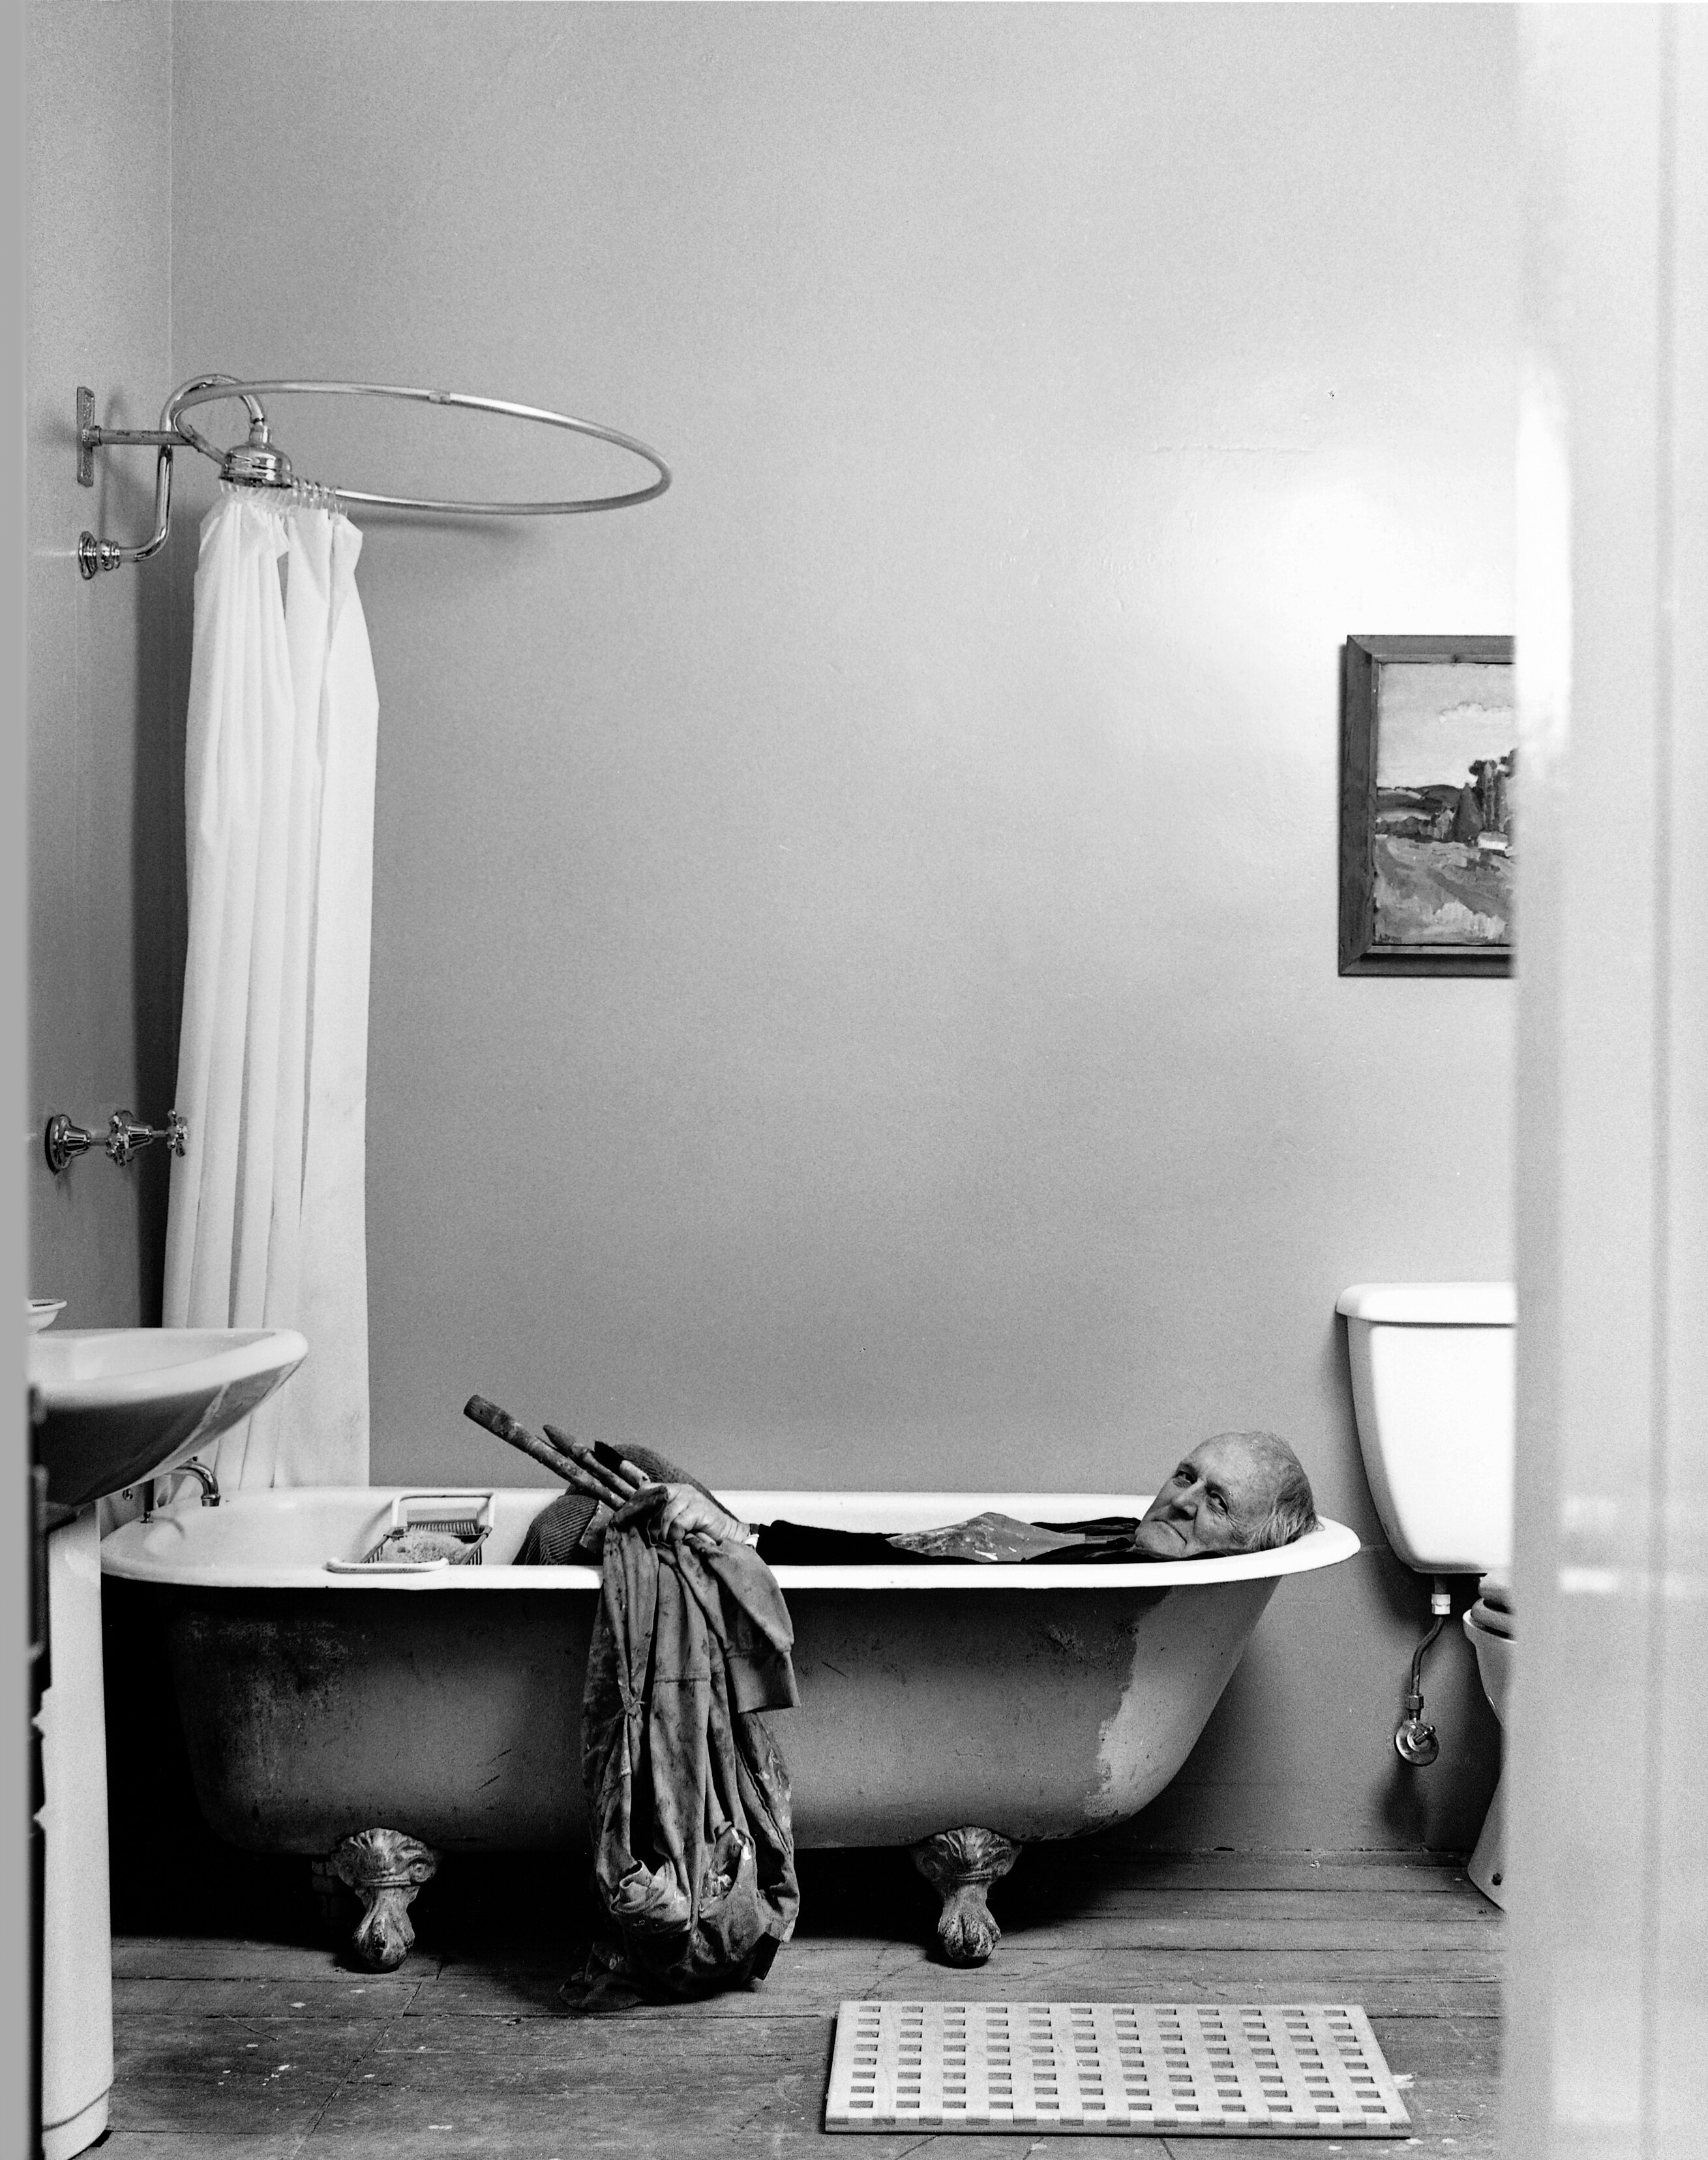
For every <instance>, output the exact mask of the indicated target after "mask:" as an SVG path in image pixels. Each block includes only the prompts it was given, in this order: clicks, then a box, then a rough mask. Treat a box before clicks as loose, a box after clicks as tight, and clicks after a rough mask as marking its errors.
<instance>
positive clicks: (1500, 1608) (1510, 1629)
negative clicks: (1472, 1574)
mask: <svg viewBox="0 0 1708 2160" xmlns="http://www.w3.org/2000/svg"><path fill="white" fill-rule="evenodd" d="M1465 1624H1466V1626H1467V1628H1478V1629H1480V1630H1481V1632H1482V1633H1483V1634H1485V1635H1499V1636H1501V1637H1503V1638H1505V1640H1507V1641H1508V1642H1511V1641H1512V1640H1513V1638H1514V1637H1515V1636H1516V1634H1517V1632H1518V1630H1517V1628H1516V1626H1515V1624H1514V1617H1513V1583H1512V1577H1511V1576H1509V1575H1508V1574H1507V1573H1506V1572H1505V1571H1504V1570H1503V1569H1500V1568H1491V1569H1490V1571H1488V1573H1487V1575H1485V1576H1483V1578H1482V1581H1480V1582H1479V1583H1478V1584H1477V1602H1476V1603H1475V1604H1474V1605H1473V1606H1472V1607H1471V1610H1470V1611H1469V1612H1467V1614H1466V1616H1465Z"/></svg>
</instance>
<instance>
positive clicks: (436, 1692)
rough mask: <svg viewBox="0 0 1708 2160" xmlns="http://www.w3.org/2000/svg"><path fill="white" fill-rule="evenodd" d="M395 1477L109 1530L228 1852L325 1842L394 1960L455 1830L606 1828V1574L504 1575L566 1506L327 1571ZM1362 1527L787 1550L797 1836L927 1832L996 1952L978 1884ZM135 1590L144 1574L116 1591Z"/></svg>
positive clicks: (1011, 1498)
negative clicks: (374, 1566) (1171, 1546)
mask: <svg viewBox="0 0 1708 2160" xmlns="http://www.w3.org/2000/svg"><path fill="white" fill-rule="evenodd" d="M395 1497H396V1493H395V1492H394V1491H393V1490H392V1489H390V1488H371V1489H368V1488H317V1487H301V1488H294V1489H293V1488H278V1489H275V1490H273V1491H264V1492H239V1493H233V1494H231V1496H230V1497H229V1498H227V1500H226V1503H225V1504H224V1505H223V1506H221V1507H220V1508H203V1507H200V1506H196V1505H195V1504H193V1503H190V1502H189V1501H187V1500H184V1501H179V1503H176V1504H174V1506H173V1507H172V1508H169V1509H168V1510H166V1511H165V1512H164V1513H163V1514H158V1515H157V1516H156V1517H155V1519H153V1521H152V1522H148V1523H143V1522H131V1523H127V1524H123V1525H122V1527H121V1528H120V1529H117V1530H115V1531H114V1532H113V1533H112V1535H111V1536H110V1537H108V1538H107V1539H106V1540H105V1542H104V1544H103V1545H102V1547H101V1557H102V1565H103V1568H104V1570H105V1571H106V1574H107V1575H108V1576H110V1577H119V1578H122V1579H124V1580H126V1581H128V1582H131V1583H135V1584H138V1585H147V1586H150V1587H149V1589H148V1591H146V1592H145V1593H144V1594H146V1595H147V1596H148V1597H150V1599H151V1600H155V1601H158V1603H159V1606H160V1607H161V1611H160V1616H159V1617H160V1618H161V1621H162V1623H163V1625H164V1632H165V1636H166V1640H167V1643H168V1646H169V1659H170V1665H171V1670H172V1677H173V1685H174V1690H175V1692H176V1695H177V1700H178V1706H179V1715H180V1716H181V1718H182V1720H183V1724H184V1736H185V1738H186V1740H187V1742H188V1744H189V1759H190V1765H191V1769H192V1773H193V1774H194V1777H195V1787H196V1793H197V1796H198V1798H199V1799H200V1804H201V1806H202V1810H203V1811H204V1813H205V1815H206V1817H207V1820H208V1821H209V1823H210V1825H212V1827H213V1828H214V1830H216V1831H217V1832H218V1833H219V1835H221V1836H222V1837H224V1838H226V1839H227V1840H229V1841H231V1843H232V1844H234V1845H238V1846H247V1847H250V1848H252V1849H253V1850H257V1851H268V1852H301V1853H307V1854H311V1855H313V1856H315V1857H316V1858H317V1860H319V1861H321V1862H322V1863H323V1864H324V1863H327V1862H328V1861H329V1856H330V1864H331V1865H333V1866H334V1867H335V1869H336V1871H337V1872H339V1873H340V1875H341V1876H342V1877H343V1878H344V1879H345V1881H347V1882H350V1885H351V1887H353V1888H355V1889H356V1890H357V1891H358V1892H359V1893H361V1895H362V1897H363V1898H364V1901H365V1903H366V1904H367V1906H368V1908H369V1909H368V1913H367V1916H366V1919H365V1920H364V1922H363V1930H364V1939H363V1941H362V1943H361V1950H362V1953H363V1955H366V1957H368V1958H369V1959H370V1960H371V1961H374V1962H379V1963H396V1962H397V1960H398V1959H400V1958H401V1957H402V1955H403V1952H404V1950H407V1948H408V1941H409V1939H410V1934H409V1928H408V1920H407V1919H406V1918H405V1917H404V1908H405V1906H406V1905H407V1903H408V1899H409V1898H411V1897H413V1894H414V1884H415V1882H418V1881H421V1880H424V1879H425V1877H426V1875H427V1874H429V1873H431V1872H432V1869H433V1864H434V1862H433V1853H434V1851H435V1849H440V1850H449V1851H457V1850H462V1851H548V1850H552V1849H562V1848H564V1847H573V1846H577V1845H583V1844H584V1843H585V1842H586V1839H587V1819H586V1813H585V1809H584V1803H583V1799H582V1789H581V1767H580V1750H581V1688H582V1678H583V1674H584V1669H585V1665H586V1659H587V1649H588V1641H589V1634H590V1633H591V1629H592V1626H593V1619H594V1607H595V1603H596V1599H597V1595H598V1587H599V1576H598V1575H597V1573H596V1571H594V1570H593V1569H591V1568H584V1567H549V1568H519V1567H516V1566H513V1565H508V1564H507V1563H508V1561H509V1559H510V1555H512V1554H513V1553H515V1552H516V1551H517V1549H518V1548H519V1546H520V1545H521V1542H522V1533H523V1531H524V1529H526V1528H527V1524H528V1522H529V1521H530V1520H531V1519H532V1517H533V1515H534V1514H536V1513H537V1511H538V1509H539V1508H541V1506H542V1505H543V1504H544V1499H545V1497H546V1496H544V1495H543V1493H541V1492H540V1490H539V1489H538V1488H537V1487H536V1488H526V1489H522V1490H511V1491H505V1490H500V1491H499V1492H498V1493H496V1505H495V1527H494V1529H493V1532H492V1534H491V1538H490V1540H489V1541H488V1543H487V1545H486V1548H485V1555H484V1558H483V1561H482V1564H481V1565H480V1566H478V1567H454V1568H449V1569H446V1570H444V1571H440V1572H438V1573H436V1574H430V1575H422V1576H398V1575H376V1576H366V1575H363V1574H360V1573H356V1574H349V1573H335V1572H332V1571H329V1570H328V1569H327V1567H326V1565H325V1562H326V1560H327V1559H328V1558H329V1557H332V1556H338V1557H341V1558H345V1559H355V1558H357V1557H359V1556H360V1555H361V1554H363V1553H364V1552H366V1551H367V1550H369V1549H370V1548H371V1546H372V1545H375V1544H376V1543H377V1541H378V1540H379V1539H380V1537H381V1536H382V1534H383V1533H384V1531H385V1529H386V1527H387V1524H388V1522H389V1521H390V1519H391V1508H392V1500H393V1498H395ZM724 1499H725V1500H726V1502H727V1503H728V1504H729V1507H731V1508H734V1509H735V1511H736V1512H737V1513H738V1514H740V1515H741V1516H743V1517H744V1518H745V1519H747V1520H748V1521H750V1522H761V1523H762V1522H768V1521H771V1520H772V1519H776V1518H778V1517H787V1519H790V1520H792V1521H795V1522H806V1523H819V1524H833V1525H837V1526H839V1527H844V1528H855V1527H859V1528H864V1529H883V1530H901V1529H927V1528H929V1527H931V1526H932V1525H934V1524H942V1523H949V1522H957V1521H960V1520H963V1519H965V1518H966V1517H968V1516H969V1515H973V1514H979V1512H980V1511H981V1510H983V1509H985V1508H996V1509H999V1510H1000V1511H1001V1512H1002V1513H1004V1514H1010V1515H1017V1516H1019V1517H1020V1518H1021V1519H1024V1520H1027V1521H1032V1520H1038V1519H1043V1520H1046V1521H1047V1520H1054V1521H1062V1520H1064V1519H1067V1520H1072V1519H1078V1518H1083V1517H1088V1516H1094V1515H1108V1514H1124V1515H1136V1514H1142V1513H1143V1512H1144V1509H1145V1506H1146V1505H1147V1504H1148V1501H1147V1499H1146V1498H1145V1497H1142V1496H1136V1495H1134V1494H1131V1493H790V1492H766V1493H759V1492H745V1493H739V1492H730V1493H725V1494H724ZM1357 1550H1358V1540H1357V1539H1356V1538H1355V1537H1354V1536H1353V1535H1352V1532H1351V1531H1350V1530H1348V1529H1345V1528H1343V1527H1342V1525H1341V1524H1337V1523H1325V1524H1322V1525H1321V1527H1320V1528H1319V1529H1316V1530H1314V1531H1312V1532H1311V1534H1310V1535H1309V1536H1307V1537H1305V1538H1302V1539H1300V1540H1299V1542H1298V1543H1297V1544H1295V1545H1289V1546H1286V1547H1285V1548H1283V1549H1282V1550H1280V1551H1276V1552H1267V1553H1249V1554H1241V1555H1230V1556H1228V1557H1225V1558H1220V1559H1214V1560H1185V1561H1173V1562H1158V1561H1150V1562H1145V1563H1140V1564H1135V1565H1130V1566H1109V1565H1091V1566H1075V1565H1071V1564H1067V1565H1026V1566H992V1565H976V1564H974V1565H966V1566H946V1565H936V1566H928V1567H921V1566H914V1565H907V1564H906V1563H898V1564H897V1565H895V1566H893V1567H891V1566H882V1567H814V1568H807V1567H780V1568H779V1569H778V1570H777V1571H776V1574H777V1580H778V1581H779V1583H780V1584H781V1587H782V1590H783V1592H784V1594H785V1596H786V1597H787V1600H788V1604H789V1610H790V1612H791V1614H792V1616H793V1619H794V1623H795V1666H796V1671H797V1675H798V1678H799V1681H800V1688H801V1708H800V1709H799V1710H798V1711H791V1712H788V1713H787V1714H785V1715H783V1716H781V1717H780V1718H779V1721H778V1737H779V1738H780V1739H781V1742H782V1744H783V1748H784V1752H785V1753H786V1755H787V1758H788V1763H789V1768H790V1773H791V1776H792V1781H793V1786H794V1815H795V1833H796V1838H797V1842H798V1843H799V1844H800V1845H801V1846H806V1847H812V1846H879V1845H882V1846H893V1845H906V1846H911V1847H912V1848H913V1851H914V1856H915V1859H916V1862H917V1864H918V1866H919V1867H920V1869H921V1872H922V1873H923V1874H925V1875H927V1876H928V1877H930V1879H931V1880H932V1882H934V1883H935V1884H936V1885H937V1888H938V1889H939V1891H940V1892H941V1893H942V1898H943V1913H942V1919H941V1921H940V1923H939V1934H940V1935H941V1937H942V1943H943V1947H944V1950H945V1951H946V1953H947V1955H949V1956H950V1958H951V1959H952V1960H954V1961H956V1962H958V1963H976V1962H979V1961H980V1960H982V1959H984V1958H985V1957H988V1956H989V1954H990V1951H991V1950H992V1949H993V1948H994V1945H995V1943H996V1940H997V1938H998V1932H999V1931H998V1929H997V1928H996V1926H995V1924H994V1921H993V1920H992V1919H991V1918H990V1915H989V1909H988V1908H987V1906H986V1903H985V1896H984V1893H985V1888H986V1886H987V1885H988V1884H989V1883H990V1882H993V1881H994V1880H995V1879H996V1878H997V1877H999V1876H1001V1875H1005V1874H1006V1873H1007V1872H1008V1870H1009V1868H1010V1867H1011V1866H1012V1865H1013V1863H1014V1859H1015V1854H1016V1852H1017V1851H1018V1850H1019V1848H1020V1846H1021V1845H1022V1844H1023V1843H1025V1842H1026V1841H1031V1840H1037V1839H1046V1838H1067V1837H1075V1836H1078V1835H1082V1834H1084V1833H1086V1832H1088V1831H1091V1830H1103V1829H1106V1828H1108V1826H1109V1825H1113V1824H1115V1823H1119V1822H1121V1821H1123V1820H1125V1819H1126V1818H1127V1817H1128V1816H1130V1815H1136V1814H1137V1813H1138V1811H1139V1810H1140V1809H1141V1808H1142V1807H1144V1806H1145V1805H1146V1804H1147V1803H1148V1802H1150V1800H1152V1799H1155V1797H1156V1795H1157V1794H1159V1793H1160V1791H1161V1790H1162V1789H1163V1787H1164V1786H1165V1785H1166V1784H1168V1782H1169V1780H1170V1779H1171V1778H1172V1777H1173V1776H1174V1774H1175V1773H1176V1771H1177V1770H1178V1769H1179V1768H1180V1767H1181V1763H1184V1762H1185V1760H1186V1756H1187V1754H1188V1753H1189V1752H1191V1747H1192V1744H1193V1742H1195V1741H1196V1740H1197V1737H1198V1735H1199V1733H1200V1732H1202V1730H1203V1728H1204V1726H1205V1723H1206V1721H1207V1719H1208V1717H1209V1716H1210V1712H1211V1711H1212V1710H1213V1709H1214V1708H1215V1706H1216V1703H1217V1698H1218V1697H1219V1696H1220V1695H1221V1693H1222V1690H1223V1688H1224V1687H1225V1686H1226V1685H1227V1684H1228V1680H1229V1678H1230V1677H1231V1675H1232V1674H1233V1669H1234V1667H1235V1666H1236V1665H1237V1664H1238V1662H1239V1659H1240V1656H1241V1654H1242V1653H1243V1650H1244V1649H1245V1645H1246V1643H1247V1641H1248V1640H1249V1638H1250V1635H1251V1632H1252V1629H1253V1628H1254V1627H1255V1626H1256V1624H1257V1622H1258V1619H1259V1616H1260V1615H1261V1614H1262V1612H1263V1610H1264V1607H1265V1606H1266V1605H1267V1604H1268V1603H1269V1599H1270V1598H1271V1597H1273V1596H1274V1594H1275V1588H1276V1586H1277V1584H1278V1583H1279V1582H1280V1580H1281V1578H1282V1577H1283V1576H1288V1575H1298V1574H1302V1573H1304V1572H1306V1571H1308V1570H1311V1569H1313V1568H1319V1567H1326V1566H1330V1565H1332V1564H1333V1563H1334V1562H1336V1561H1337V1560H1345V1559H1347V1557H1349V1555H1352V1553H1354V1552H1356V1551H1357ZM121 1594H127V1593H121Z"/></svg>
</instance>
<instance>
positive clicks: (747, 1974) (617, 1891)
mask: <svg viewBox="0 0 1708 2160" xmlns="http://www.w3.org/2000/svg"><path fill="white" fill-rule="evenodd" d="M793 1641H794V1630H793V1628H792V1625H791V1623H790V1620H789V1615H788V1609H787V1607H786V1606H785V1605H784V1603H783V1599H782V1593H781V1591H779V1590H778V1588H777V1586H776V1579H775V1577H774V1576H772V1575H771V1571H770V1569H769V1568H768V1567H766V1565H765V1563H764V1561H763V1560H761V1559H760V1557H759V1555H757V1553H755V1551H754V1550H752V1548H751V1547H750V1546H747V1545H735V1544H728V1543H725V1542H724V1541H723V1540H717V1541H711V1540H708V1541H707V1542H706V1544H705V1545H703V1547H699V1548H696V1547H695V1546H693V1545H688V1544H686V1543H681V1542H671V1541H667V1542H666V1543H664V1544H662V1545H655V1544H654V1543H653V1542H652V1538H651V1536H650V1535H649V1534H648V1529H647V1526H646V1525H645V1524H641V1525H637V1526H630V1527H626V1528H624V1529H614V1530H608V1531H607V1532H606V1533H605V1555H604V1560H603V1568H602V1575H601V1579H600V1607H599V1615H598V1617H597V1619H596V1620H595V1622H594V1632H593V1643H592V1648H591V1649H590V1650H589V1654H588V1661H587V1684H586V1690H585V1693H584V1698H583V1705H582V1728H581V1729H582V1743H581V1767H582V1777H583V1780H584V1784H585V1786H586V1789H587V1802H588V1812H589V1817H590V1819H591V1820H592V1823H593V1825H594V1884H595V1887H596V1889H597V1892H598V1896H599V1900H600V1904H601V1905H602V1907H603V1908H604V1911H605V1914H606V1915H607V1917H608V1919H609V1921H610V1924H611V1926H612V1927H613V1928H614V1929H615V1932H616V1935H617V1938H618V1941H617V1944H616V1945H615V1946H612V1945H595V1949H594V1959H593V1961H592V1963H591V1964H590V1965H589V1971H588V1973H587V1974H586V1975H584V1980H586V1981H589V1982H596V1981H597V1980H598V1979H599V1977H600V1974H599V1968H600V1967H602V1968H603V1971H604V1974H605V1975H606V1976H615V1978H617V1979H618V1980H623V1979H626V1980H629V1981H633V1982H635V1983H636V1985H637V1986H638V1987H639V1988H640V1989H641V1991H645V1992H663V1993H667V1994H675V1995H698V1994H703V1993H707V1992H709V1991H712V1990H714V1989H716V1988H719V1987H729V1986H739V1985H740V1984H742V1983H744V1982H746V1983H752V1982H754V1981H758V1980H760V1979H762V1978H763V1976H764V1975H765V1974H766V1972H767V1971H768V1970H770V1967H771V1960H773V1959H774V1958H775V1956H776V1953H777V1950H778V1949H779V1947H780V1946H781V1945H782V1944H784V1943H786V1942H787V1940H788V1939H789V1937H790V1935H791V1934H792V1932H793V1930H794V1925H795V1915H796V1912H797V1908H798V1906H799V1903H800V1895H799V1890H798V1887H797V1883H796V1879H795V1862H794V1837H793V1832H792V1828H791V1824H790V1814H789V1777H788V1770H787V1766H786V1764H785V1763H784V1761H783V1758H782V1755H781V1752H780V1750H779V1749H778V1747H777V1746H776V1742H775V1741H774V1740H773V1739H772V1738H771V1734H770V1732H769V1731H768V1730H767V1729H766V1725H765V1723H764V1714H765V1712H766V1711H771V1710H792V1709H794V1708H795V1707H797V1705H798V1704H799V1701H800V1696H799V1695H798V1693H797V1690H796V1686H795V1672H794V1666H793V1664H792V1661H791V1659H790V1655H789V1653H790V1649H791V1647H792V1643H793ZM631 1999H632V1998H631ZM578 2007H583V2008H600V2007H619V2005H618V2004H617V2002H615V2001H614V2000H610V1999H609V1998H607V1999H606V2000H605V2001H599V2000H591V2001H584V2002H581V2003H580V2004H579V2006H578Z"/></svg>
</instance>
